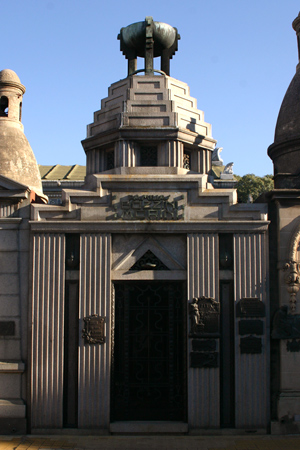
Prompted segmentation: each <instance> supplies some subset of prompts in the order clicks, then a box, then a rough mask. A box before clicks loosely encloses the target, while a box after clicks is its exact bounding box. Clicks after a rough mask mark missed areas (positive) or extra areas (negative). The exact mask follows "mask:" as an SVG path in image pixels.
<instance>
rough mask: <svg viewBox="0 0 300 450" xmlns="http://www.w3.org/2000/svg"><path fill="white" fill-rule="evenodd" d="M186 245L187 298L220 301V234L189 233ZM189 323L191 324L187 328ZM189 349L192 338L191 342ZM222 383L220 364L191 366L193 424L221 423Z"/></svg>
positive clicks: (189, 412) (189, 376) (197, 425)
mask: <svg viewBox="0 0 300 450" xmlns="http://www.w3.org/2000/svg"><path fill="white" fill-rule="evenodd" d="M187 248H188V300H189V301H191V300H192V298H193V297H201V296H206V297H213V298H214V299H215V300H217V301H219V278H218V235H217V234H213V233H212V234H190V235H188V237H187ZM189 327H190V324H188V329H189ZM189 341H191V339H189ZM190 351H191V342H189V352H190ZM189 365H190V361H189ZM219 385H220V381H219V368H216V369H215V368H208V369H194V368H190V367H189V369H188V420H189V427H190V428H216V427H219V423H220V410H219V398H220V388H219Z"/></svg>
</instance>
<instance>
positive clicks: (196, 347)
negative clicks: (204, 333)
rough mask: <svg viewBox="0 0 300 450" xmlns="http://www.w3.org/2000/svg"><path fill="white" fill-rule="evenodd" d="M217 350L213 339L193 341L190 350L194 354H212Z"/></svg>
mask: <svg viewBox="0 0 300 450" xmlns="http://www.w3.org/2000/svg"><path fill="white" fill-rule="evenodd" d="M216 348H217V342H216V341H215V339H193V340H192V349H193V351H194V352H214V351H215V350H216Z"/></svg>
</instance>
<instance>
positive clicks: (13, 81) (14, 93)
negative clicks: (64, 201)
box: [0, 69, 45, 198]
mask: <svg viewBox="0 0 300 450" xmlns="http://www.w3.org/2000/svg"><path fill="white" fill-rule="evenodd" d="M24 93H25V87H24V86H23V85H22V84H21V82H20V79H19V77H18V75H17V74H16V73H15V72H14V71H13V70H9V69H4V70H2V71H0V174H1V175H4V176H5V177H8V178H11V179H12V180H14V181H17V182H19V183H22V184H25V185H26V186H28V187H29V188H30V189H31V190H32V191H34V192H35V193H36V194H38V195H39V196H40V197H42V198H45V196H44V194H43V189H42V182H41V177H40V172H39V168H38V165H37V162H36V159H35V156H34V154H33V151H32V149H31V147H30V144H29V142H28V140H27V139H26V136H25V135H24V132H23V125H22V122H21V115H22V98H23V94H24Z"/></svg>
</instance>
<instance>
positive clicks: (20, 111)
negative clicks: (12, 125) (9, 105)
mask: <svg viewBox="0 0 300 450" xmlns="http://www.w3.org/2000/svg"><path fill="white" fill-rule="evenodd" d="M21 120H22V102H21V103H20V109H19V121H20V122H21Z"/></svg>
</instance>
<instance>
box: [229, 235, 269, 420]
mask: <svg viewBox="0 0 300 450" xmlns="http://www.w3.org/2000/svg"><path fill="white" fill-rule="evenodd" d="M234 253H235V270H234V273H235V275H234V276H235V279H234V285H235V302H236V303H237V302H238V301H240V299H241V298H244V297H257V298H259V299H260V300H262V301H263V302H264V303H265V306H266V317H265V318H258V319H259V320H263V322H264V335H263V336H255V337H258V338H260V337H261V338H262V353H260V354H250V353H241V351H240V338H241V336H239V334H238V322H239V320H240V319H239V318H237V320H236V329H235V332H236V334H235V368H236V369H235V386H236V388H235V403H236V412H235V420H236V427H237V428H251V427H255V428H265V427H267V425H268V422H269V408H268V405H269V394H268V393H269V369H268V359H269V338H268V336H269V301H268V285H267V273H268V272H267V271H268V259H267V236H266V235H265V234H236V235H234ZM242 337H244V336H242Z"/></svg>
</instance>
